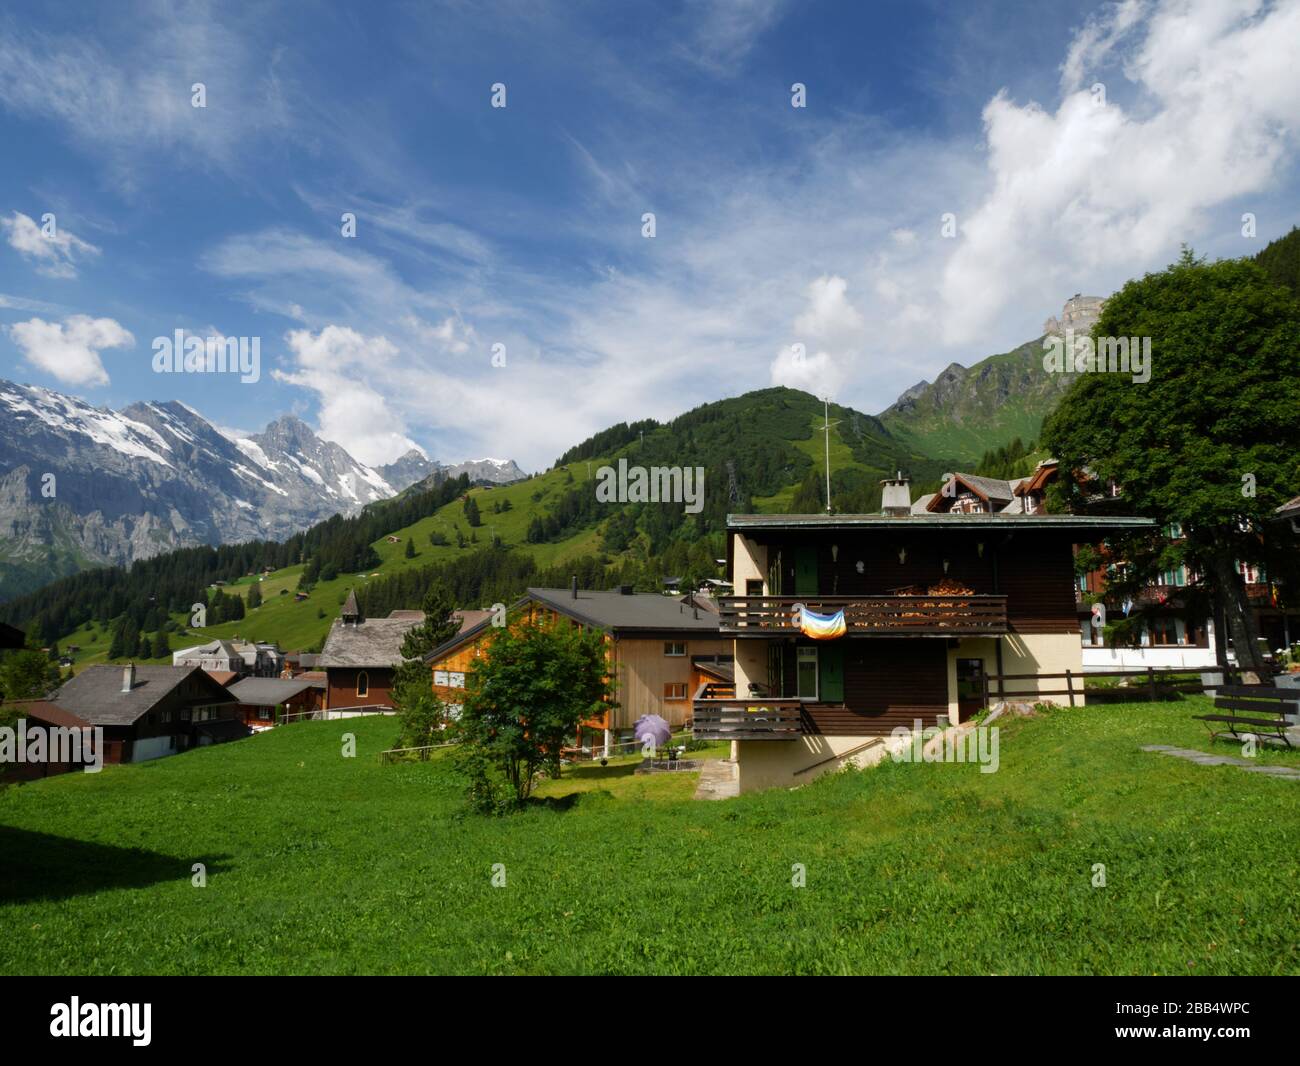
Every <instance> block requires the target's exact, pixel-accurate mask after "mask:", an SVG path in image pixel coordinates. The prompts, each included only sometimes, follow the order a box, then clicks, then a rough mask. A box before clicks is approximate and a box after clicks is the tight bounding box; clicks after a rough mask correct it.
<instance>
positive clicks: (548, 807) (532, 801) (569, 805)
mask: <svg viewBox="0 0 1300 1066" xmlns="http://www.w3.org/2000/svg"><path fill="white" fill-rule="evenodd" d="M613 798H614V794H613V793H612V792H609V791H608V790H606V789H603V788H600V789H590V790H588V791H586V792H566V793H565V794H564V795H563V796H530V797H529V798H528V801H527V803H526V804H525V809H527V810H538V811H571V810H573V808H574V807H576V806H577V805H578V804H579V803H583V804H592V803H600V802H603V801H606V800H612V799H613Z"/></svg>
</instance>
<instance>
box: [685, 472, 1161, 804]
mask: <svg viewBox="0 0 1300 1066" xmlns="http://www.w3.org/2000/svg"><path fill="white" fill-rule="evenodd" d="M885 485H886V491H885V509H886V511H887V512H888V513H885V514H879V515H732V516H730V517H729V518H728V535H729V544H728V563H729V569H730V570H731V575H732V584H733V587H734V588H735V590H736V591H737V593H741V594H738V595H735V596H729V597H724V598H722V599H720V600H719V601H718V603H719V611H720V620H719V632H720V635H721V636H722V637H723V638H726V639H730V640H732V641H733V642H734V665H733V669H734V680H733V681H732V682H731V683H730V684H728V683H726V682H717V683H706V684H704V685H702V686H701V687H700V689H699V690H698V691H697V692H696V694H695V700H694V730H695V735H696V736H697V737H701V738H707V739H731V740H735V741H737V742H738V744H737V751H736V756H737V760H738V766H739V774H740V784H741V788H742V790H746V791H747V790H750V789H753V788H762V787H767V786H769V785H777V784H783V785H792V784H799V783H802V782H804V781H806V780H808V775H810V774H812V773H815V772H822V771H823V770H827V769H833V768H834V767H835V766H837V765H840V764H842V762H843V760H844V759H845V758H849V757H851V756H852V755H853V754H855V753H856V752H858V751H860V750H862V749H863V748H864V747H866V746H868V745H870V744H871V742H872V741H873V740H874V738H877V737H880V736H882V735H887V734H889V733H891V732H892V731H893V730H894V729H895V728H896V727H899V726H904V727H907V728H911V727H912V726H913V725H914V723H915V722H916V721H918V720H919V721H920V722H921V723H922V724H923V725H925V726H933V725H935V724H936V723H937V722H938V721H939V720H940V719H944V720H950V721H953V722H956V721H959V720H964V719H966V718H968V717H970V715H972V714H973V713H974V712H975V711H977V710H978V709H979V708H980V706H981V704H982V696H983V686H982V680H983V678H984V676H986V675H988V674H1003V673H1018V674H1040V673H1055V672H1063V671H1065V670H1072V671H1074V672H1082V658H1081V645H1080V639H1079V628H1078V619H1077V615H1076V604H1075V595H1074V586H1075V581H1074V563H1073V545H1074V544H1075V543H1090V542H1093V541H1096V540H1099V539H1101V538H1102V537H1104V536H1105V535H1106V534H1108V533H1110V532H1113V531H1115V530H1117V529H1121V528H1129V527H1131V528H1136V527H1141V526H1150V525H1152V523H1151V521H1150V520H1148V519H1143V518H1095V517H1076V516H1070V515H1042V514H1025V513H1023V512H1020V513H1010V514H1001V513H988V512H980V511H977V510H973V509H972V510H970V511H967V512H957V513H948V512H934V511H929V510H928V509H926V510H923V511H921V512H920V513H913V510H912V505H911V503H910V500H909V499H908V492H907V481H906V479H905V478H902V477H901V476H900V478H898V479H890V480H889V481H887V482H886V483H885ZM980 487H981V486H980V485H979V483H978V482H975V483H973V484H972V489H976V488H980ZM950 498H951V497H950ZM993 498H997V497H993ZM1013 498H1014V497H1013ZM841 612H842V614H841ZM841 624H842V630H841V629H840V626H841ZM837 634H838V635H837ZM1037 687H1038V688H1039V689H1052V688H1056V687H1059V686H1058V684H1057V683H1055V682H1051V681H1045V682H1043V683H1042V684H1040V685H1038V686H1037ZM1021 690H1023V686H1022V689H1021ZM774 741H779V742H780V743H773V742H774Z"/></svg>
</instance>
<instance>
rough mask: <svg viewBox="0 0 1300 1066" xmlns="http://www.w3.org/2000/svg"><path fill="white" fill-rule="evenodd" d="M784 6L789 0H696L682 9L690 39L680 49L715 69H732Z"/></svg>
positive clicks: (720, 72)
mask: <svg viewBox="0 0 1300 1066" xmlns="http://www.w3.org/2000/svg"><path fill="white" fill-rule="evenodd" d="M785 8H786V0H693V2H691V3H690V4H689V5H688V6H687V8H686V10H685V11H684V12H683V23H684V25H686V26H688V27H689V31H688V41H687V42H686V43H685V44H683V45H681V46H680V47H679V49H678V52H679V54H680V55H681V56H682V57H683V58H686V59H689V60H691V61H693V62H695V63H698V64H699V65H700V66H702V67H705V68H706V69H709V70H711V71H712V72H714V73H717V74H725V73H729V72H731V71H732V70H733V69H734V68H735V67H736V65H737V64H739V63H740V62H741V61H742V60H744V58H745V57H746V56H747V55H748V54H749V53H750V51H751V50H752V49H753V47H754V45H755V43H756V42H757V40H758V38H759V37H761V36H762V35H763V34H764V33H766V32H767V31H768V30H769V29H771V28H772V27H773V26H775V25H776V24H777V22H779V21H780V20H781V17H782V16H783V15H784V14H785Z"/></svg>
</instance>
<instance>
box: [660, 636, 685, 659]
mask: <svg viewBox="0 0 1300 1066" xmlns="http://www.w3.org/2000/svg"><path fill="white" fill-rule="evenodd" d="M664 654H665V655H671V656H672V657H673V658H681V657H682V656H683V655H685V654H686V642H685V641H684V640H665V641H664Z"/></svg>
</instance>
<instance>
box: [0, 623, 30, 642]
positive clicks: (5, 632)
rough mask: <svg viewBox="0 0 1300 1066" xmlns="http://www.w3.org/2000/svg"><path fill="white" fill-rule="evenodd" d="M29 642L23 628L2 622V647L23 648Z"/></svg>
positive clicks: (0, 626)
mask: <svg viewBox="0 0 1300 1066" xmlns="http://www.w3.org/2000/svg"><path fill="white" fill-rule="evenodd" d="M26 643H27V635H26V634H25V633H24V632H23V631H22V630H21V629H15V628H14V627H13V626H11V625H6V624H5V623H4V622H0V648H21V647H22V646H23V645H24V644H26Z"/></svg>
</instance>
